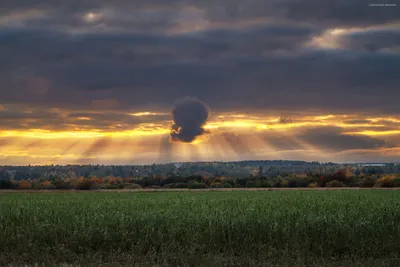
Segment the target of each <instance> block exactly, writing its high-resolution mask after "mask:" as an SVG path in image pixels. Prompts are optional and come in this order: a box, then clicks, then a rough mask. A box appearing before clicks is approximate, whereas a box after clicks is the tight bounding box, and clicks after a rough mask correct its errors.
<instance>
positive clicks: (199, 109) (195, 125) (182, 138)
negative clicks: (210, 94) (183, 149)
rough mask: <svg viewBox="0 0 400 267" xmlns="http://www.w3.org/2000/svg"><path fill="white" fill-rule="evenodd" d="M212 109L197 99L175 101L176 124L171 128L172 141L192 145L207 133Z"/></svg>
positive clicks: (174, 114)
mask: <svg viewBox="0 0 400 267" xmlns="http://www.w3.org/2000/svg"><path fill="white" fill-rule="evenodd" d="M209 113H210V109H209V108H208V107H207V105H206V104H205V103H204V102H202V101H200V100H199V99H197V98H195V97H184V98H182V99H178V100H176V101H175V104H174V108H173V110H172V116H173V119H174V124H173V125H172V127H171V138H172V141H178V142H185V143H190V142H192V141H193V140H195V139H196V137H198V136H200V135H202V134H204V133H205V130H204V128H203V127H204V124H205V123H206V122H207V119H208V116H209Z"/></svg>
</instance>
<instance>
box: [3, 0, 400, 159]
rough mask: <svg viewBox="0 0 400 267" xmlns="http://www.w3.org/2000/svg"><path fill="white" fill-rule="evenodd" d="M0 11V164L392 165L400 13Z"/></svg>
mask: <svg viewBox="0 0 400 267" xmlns="http://www.w3.org/2000/svg"><path fill="white" fill-rule="evenodd" d="M371 1H372V2H369V0H352V1H348V0H347V1H344V0H336V1H331V0H306V1H301V0H246V1H239V0H212V1H211V0H202V1H194V0H135V1H128V0H114V1H104V0H68V1H64V0H63V1H61V0H40V1H39V0H32V1H26V0H2V1H1V3H0V164H2V165H26V164H32V165H39V164H148V163H163V162H175V161H232V160H249V159H266V160H268V159H294V160H307V161H322V162H329V161H332V162H397V161H400V160H399V159H400V104H399V103H400V75H399V74H400V2H398V1H394V0H375V1H373V0H371Z"/></svg>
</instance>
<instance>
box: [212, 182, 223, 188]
mask: <svg viewBox="0 0 400 267" xmlns="http://www.w3.org/2000/svg"><path fill="white" fill-rule="evenodd" d="M210 187H211V188H221V187H222V183H220V182H213V183H212V184H211V186H210Z"/></svg>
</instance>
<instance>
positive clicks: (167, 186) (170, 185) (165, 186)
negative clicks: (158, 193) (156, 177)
mask: <svg viewBox="0 0 400 267" xmlns="http://www.w3.org/2000/svg"><path fill="white" fill-rule="evenodd" d="M174 187H175V184H174V183H171V184H165V185H163V188H174Z"/></svg>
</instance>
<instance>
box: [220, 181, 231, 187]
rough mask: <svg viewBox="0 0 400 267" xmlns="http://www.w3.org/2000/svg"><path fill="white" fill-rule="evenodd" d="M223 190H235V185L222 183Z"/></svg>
mask: <svg viewBox="0 0 400 267" xmlns="http://www.w3.org/2000/svg"><path fill="white" fill-rule="evenodd" d="M221 188H233V185H232V184H230V183H226V182H224V183H222V185H221Z"/></svg>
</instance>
